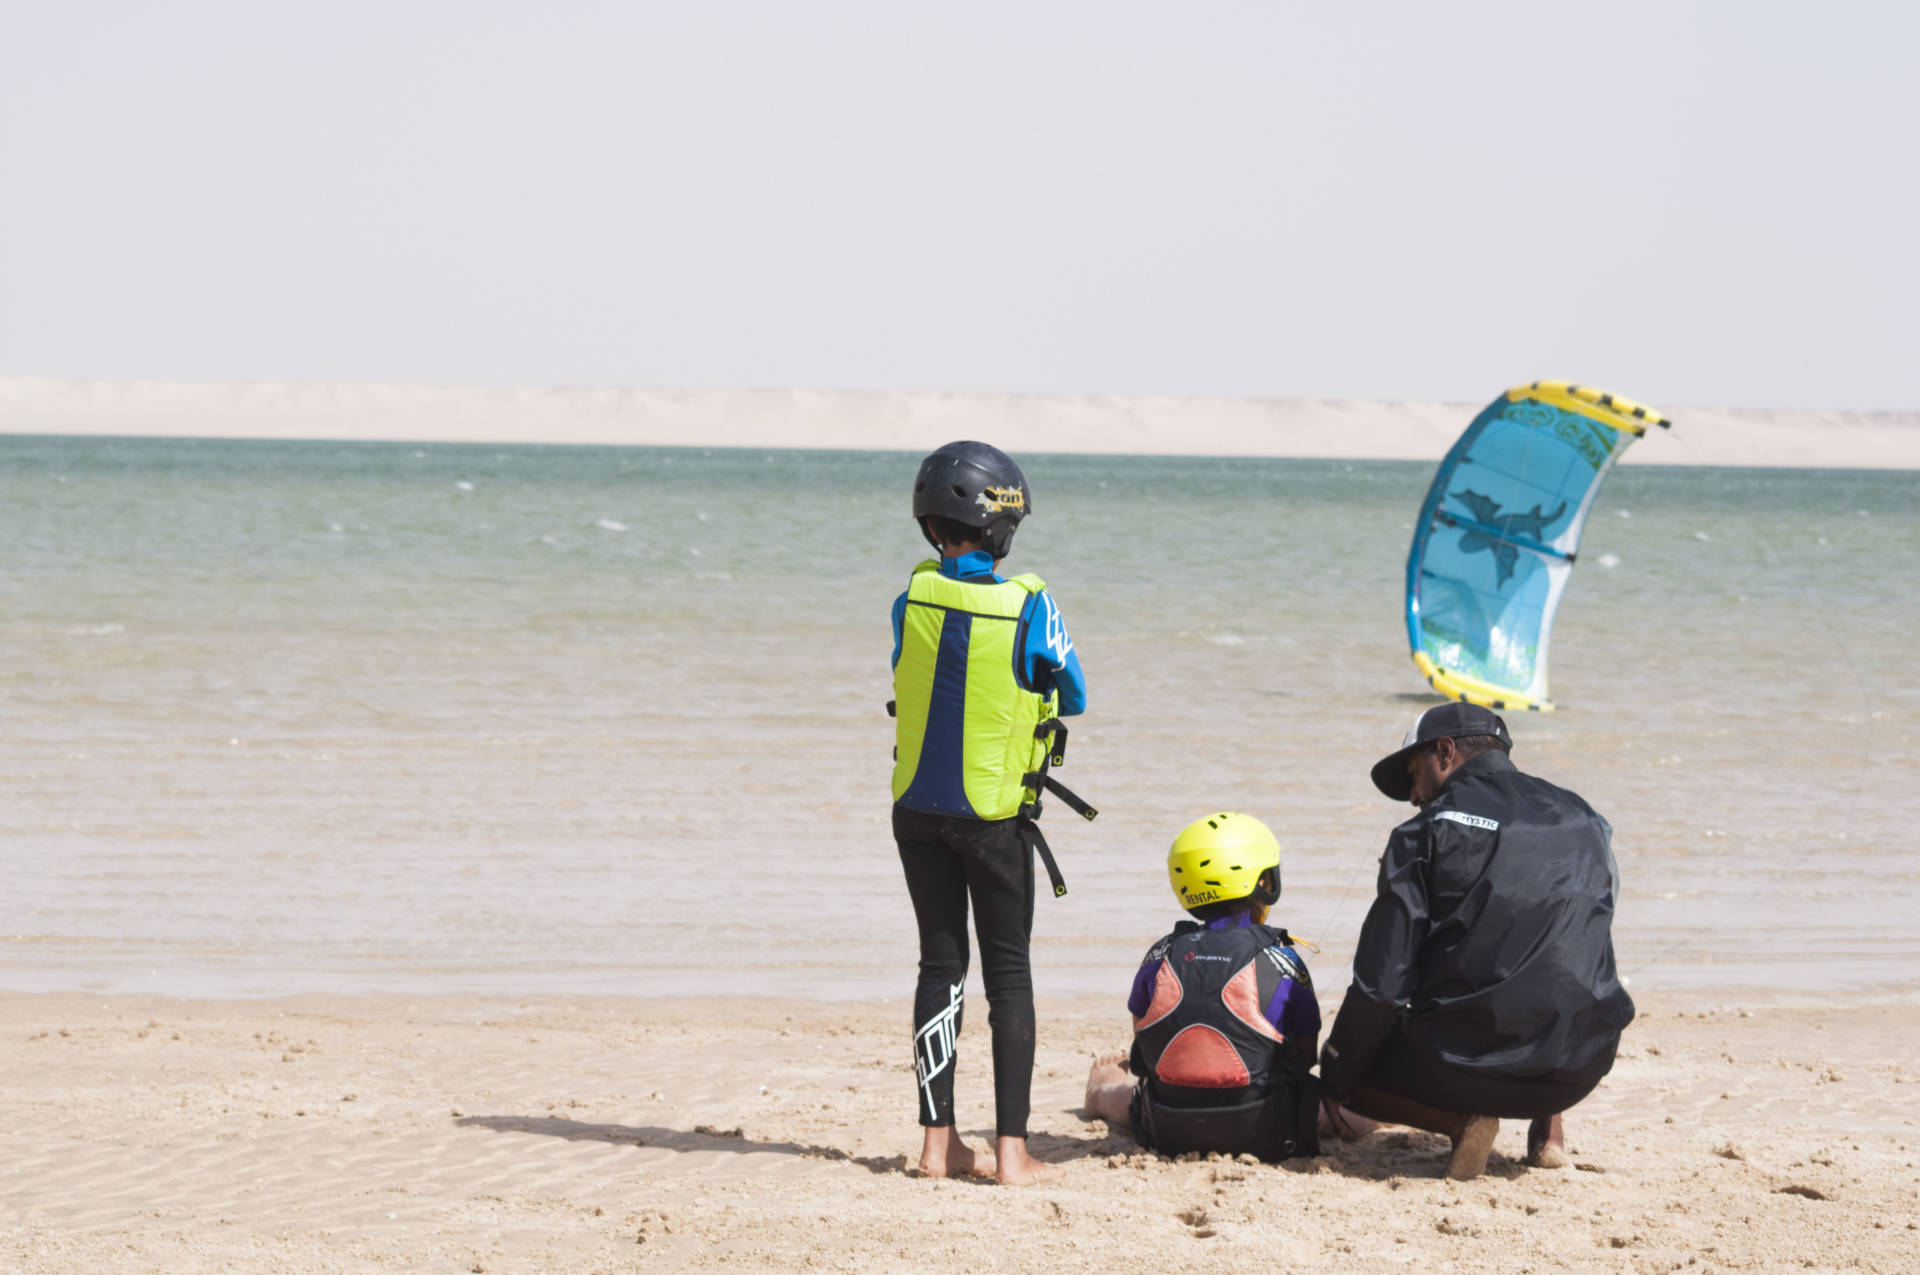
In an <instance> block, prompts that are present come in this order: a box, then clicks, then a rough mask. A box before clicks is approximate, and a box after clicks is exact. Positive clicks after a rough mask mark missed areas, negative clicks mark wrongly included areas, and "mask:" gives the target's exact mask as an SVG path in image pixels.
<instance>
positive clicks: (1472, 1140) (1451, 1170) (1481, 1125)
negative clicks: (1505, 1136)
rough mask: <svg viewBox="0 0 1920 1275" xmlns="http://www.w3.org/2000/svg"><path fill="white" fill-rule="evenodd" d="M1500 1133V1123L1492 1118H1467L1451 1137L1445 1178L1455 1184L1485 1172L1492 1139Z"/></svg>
mask: <svg viewBox="0 0 1920 1275" xmlns="http://www.w3.org/2000/svg"><path fill="white" fill-rule="evenodd" d="M1499 1132H1500V1121H1499V1120H1498V1119H1497V1118H1495V1117H1493V1116H1468V1117H1467V1118H1466V1122H1465V1123H1464V1124H1462V1125H1461V1126H1460V1132H1459V1133H1457V1134H1454V1135H1452V1136H1453V1155H1452V1157H1451V1158H1449V1159H1448V1160H1447V1176H1448V1177H1450V1178H1452V1179H1453V1180H1454V1181H1456V1182H1464V1181H1465V1180H1466V1179H1468V1178H1477V1177H1479V1176H1480V1175H1481V1174H1482V1173H1485V1172H1486V1171H1487V1157H1488V1156H1489V1155H1491V1154H1492V1153H1493V1139H1494V1136H1495V1135H1496V1134H1498V1133H1499Z"/></svg>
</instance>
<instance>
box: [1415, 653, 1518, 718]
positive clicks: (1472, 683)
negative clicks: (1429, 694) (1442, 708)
mask: <svg viewBox="0 0 1920 1275" xmlns="http://www.w3.org/2000/svg"><path fill="white" fill-rule="evenodd" d="M1413 663H1414V667H1415V668H1417V669H1419V670H1420V676H1422V677H1424V678H1426V679H1427V685H1429V686H1431V687H1433V689H1434V690H1436V691H1439V692H1440V693H1441V694H1442V695H1444V696H1446V697H1447V698H1448V699H1463V700H1465V701H1467V703H1469V704H1478V705H1480V707H1482V708H1491V709H1494V710H1496V711H1499V712H1507V711H1509V710H1514V711H1521V710H1524V711H1526V712H1530V713H1551V712H1552V711H1553V701H1552V700H1544V699H1528V698H1527V696H1526V695H1525V694H1523V693H1522V692H1520V691H1516V690H1513V689H1512V688H1511V687H1506V686H1495V685H1493V684H1492V683H1490V682H1482V681H1480V680H1478V679H1477V678H1471V677H1467V676H1466V675H1464V674H1461V673H1449V672H1448V671H1447V670H1446V669H1443V668H1441V667H1440V666H1439V665H1438V664H1435V663H1434V662H1433V661H1432V660H1431V659H1429V658H1428V657H1427V653H1426V652H1425V651H1415V652H1414V653H1413Z"/></svg>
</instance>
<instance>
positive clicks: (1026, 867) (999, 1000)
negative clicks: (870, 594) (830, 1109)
mask: <svg viewBox="0 0 1920 1275" xmlns="http://www.w3.org/2000/svg"><path fill="white" fill-rule="evenodd" d="M1032 507H1033V498H1032V494H1031V493H1030V492H1029V491H1028V488H1027V479H1026V475H1024V474H1022V473H1021V472H1020V467H1019V466H1018V465H1016V464H1014V462H1013V459H1012V458H1011V457H1009V456H1008V455H1007V454H1006V453H1005V452H1002V451H1000V450H999V449H998V448H995V447H989V446H988V445H987V444H985V443H975V442H959V443H948V444H947V445H946V446H945V447H942V448H940V449H939V450H938V451H936V452H934V453H933V454H932V455H930V456H928V457H927V458H926V460H925V461H923V462H922V463H921V465H920V472H919V474H918V475H917V476H916V477H915V479H914V485H913V516H914V518H915V520H916V521H918V522H919V524H920V530H921V533H922V534H923V535H925V536H926V538H927V542H928V543H929V544H931V545H932V546H933V547H934V549H935V550H937V551H938V552H939V554H940V557H939V558H937V559H930V560H928V561H926V562H923V563H921V564H920V565H919V566H917V567H915V568H914V571H913V575H912V577H911V579H910V580H909V582H908V586H907V591H906V592H905V593H903V594H901V595H900V597H899V598H898V599H896V600H895V602H894V604H893V637H894V649H893V687H894V700H895V704H896V715H897V717H898V724H897V728H896V732H895V747H894V758H895V759H894V771H893V800H894V806H893V835H894V840H895V841H896V842H897V843H898V844H899V848H900V863H901V866H902V867H903V868H904V869H905V872H906V878H907V892H908V894H910V895H911V896H912V898H913V911H914V917H915V920H916V921H917V922H918V924H919V928H920V980H919V984H918V987H917V989H916V991H915V994H914V1001H913V1022H914V1040H913V1043H914V1069H915V1072H916V1078H917V1080H918V1082H919V1089H920V1093H919V1106H920V1123H921V1125H922V1126H924V1127H925V1130H926V1134H925V1142H924V1144H923V1146H922V1149H921V1152H920V1168H921V1170H922V1171H923V1172H925V1173H929V1174H932V1175H935V1176H959V1175H962V1174H972V1173H977V1174H985V1173H986V1172H987V1171H988V1167H987V1165H986V1164H985V1163H984V1162H983V1161H981V1160H979V1159H977V1158H976V1157H975V1155H974V1153H973V1151H972V1150H970V1149H969V1148H968V1147H967V1146H966V1145H965V1144H964V1143H963V1142H962V1141H961V1140H960V1137H959V1135H958V1133H957V1132H955V1130H954V1127H953V1071H954V1055H955V1040H956V1038H957V1037H958V1036H959V1033H960V1013H961V1003H962V998H963V995H964V988H965V983H966V976H967V957H968V949H967V905H968V901H969V899H971V901H972V905H973V913H974V929H975V932H976V933H977V934H978V936H979V939H980V971H981V976H982V979H983V981H984V982H985V983H986V990H987V1022H988V1023H989V1025H990V1026H991V1027H992V1031H993V1090H994V1107H995V1117H996V1124H997V1130H996V1132H997V1139H996V1144H995V1161H994V1166H993V1172H994V1176H995V1177H997V1178H998V1179H999V1180H1000V1181H1001V1182H1015V1183H1020V1182H1033V1181H1039V1180H1042V1179H1045V1178H1050V1177H1055V1176H1058V1175H1059V1173H1060V1172H1061V1170H1059V1169H1057V1168H1054V1167H1053V1166H1050V1165H1047V1164H1044V1163H1042V1162H1041V1161H1038V1160H1035V1159H1034V1158H1033V1157H1032V1156H1031V1155H1029V1154H1028V1152H1027V1114H1028V1101H1029V1095H1030V1092H1031V1087H1032V1083H1033V1051H1034V1023H1033V976H1032V970H1031V967H1030V965H1029V963H1028V954H1027V947H1028V941H1029V939H1030V938H1031V936H1032V933H1033V899H1034V887H1033V856H1034V847H1035V845H1036V843H1037V844H1039V845H1040V846H1041V847H1042V848H1043V853H1044V845H1045V843H1044V842H1042V841H1039V840H1038V837H1037V831H1036V830H1035V829H1034V828H1033V823H1032V820H1033V817H1034V816H1036V815H1037V814H1038V813H1039V799H1040V790H1041V787H1042V786H1043V784H1044V782H1045V778H1046V770H1047V765H1048V759H1049V756H1050V755H1051V756H1053V757H1058V756H1059V754H1060V752H1061V750H1062V748H1063V747H1064V736H1065V728H1064V727H1063V726H1061V725H1060V722H1059V719H1060V718H1061V717H1063V716H1071V715H1073V714H1075V713H1079V712H1081V711H1083V710H1084V709H1085V708H1086V684H1085V682H1084V680H1083V679H1082V677H1081V674H1080V659H1079V656H1077V655H1076V654H1075V653H1074V649H1073V642H1072V640H1071V639H1070V638H1068V636H1067V630H1066V625H1065V624H1064V623H1063V622H1062V621H1061V619H1060V608H1059V607H1058V606H1057V605H1055V603H1054V600H1053V598H1052V597H1051V596H1049V595H1048V593H1047V592H1046V586H1045V585H1044V584H1043V583H1042V581H1041V580H1040V578H1039V577H1038V576H1034V575H1021V576H1014V577H1012V578H1004V577H1002V576H1001V575H999V574H998V566H999V563H1000V561H1001V559H1003V558H1005V557H1006V556H1007V552H1008V550H1009V549H1010V548H1011V547H1012V544H1013V533H1014V531H1015V529H1016V528H1018V527H1019V525H1020V520H1021V519H1022V518H1024V517H1026V516H1027V514H1029V513H1030V512H1032ZM1049 870H1050V873H1051V872H1052V865H1051V863H1050V862H1049ZM1055 888H1056V891H1058V890H1060V889H1062V888H1063V887H1061V886H1060V885H1059V882H1058V880H1057V876H1056V882H1055Z"/></svg>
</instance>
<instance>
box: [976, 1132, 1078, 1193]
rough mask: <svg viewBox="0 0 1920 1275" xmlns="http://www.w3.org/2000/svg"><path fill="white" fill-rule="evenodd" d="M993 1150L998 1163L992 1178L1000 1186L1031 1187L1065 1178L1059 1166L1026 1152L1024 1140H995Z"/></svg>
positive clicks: (1064, 1173)
mask: <svg viewBox="0 0 1920 1275" xmlns="http://www.w3.org/2000/svg"><path fill="white" fill-rule="evenodd" d="M993 1149H994V1151H995V1153H996V1154H995V1159H997V1160H998V1161H999V1168H998V1169H997V1170H995V1172H994V1175H993V1177H994V1181H996V1182H998V1183H1000V1185H1002V1186H1032V1185H1033V1184H1034V1183H1036V1182H1051V1181H1053V1180H1054V1179H1055V1178H1060V1177H1065V1176H1066V1173H1067V1171H1066V1169H1064V1168H1063V1167H1061V1166H1060V1165H1057V1164H1048V1163H1047V1162H1046V1161H1045V1160H1036V1159H1034V1158H1033V1156H1032V1155H1030V1154H1029V1153H1028V1151H1027V1140H1026V1139H1025V1138H999V1139H996V1140H995V1142H994V1148H993Z"/></svg>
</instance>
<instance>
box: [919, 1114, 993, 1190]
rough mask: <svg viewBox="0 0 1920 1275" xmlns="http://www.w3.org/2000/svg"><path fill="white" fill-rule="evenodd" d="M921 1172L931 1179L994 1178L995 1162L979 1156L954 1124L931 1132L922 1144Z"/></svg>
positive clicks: (929, 1130)
mask: <svg viewBox="0 0 1920 1275" xmlns="http://www.w3.org/2000/svg"><path fill="white" fill-rule="evenodd" d="M920 1172H922V1173H924V1174H926V1175H927V1176H928V1177H930V1178H990V1177H992V1176H993V1159H992V1157H990V1156H982V1155H977V1154H975V1152H974V1150H973V1148H972V1147H969V1146H968V1145H967V1144H966V1143H964V1142H962V1141H961V1140H960V1133H959V1131H958V1130H956V1129H955V1128H954V1127H953V1126H952V1125H950V1124H949V1125H940V1126H938V1127H936V1128H931V1129H928V1130H927V1136H926V1139H925V1140H924V1141H923V1142H922V1143H921V1144H920Z"/></svg>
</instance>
